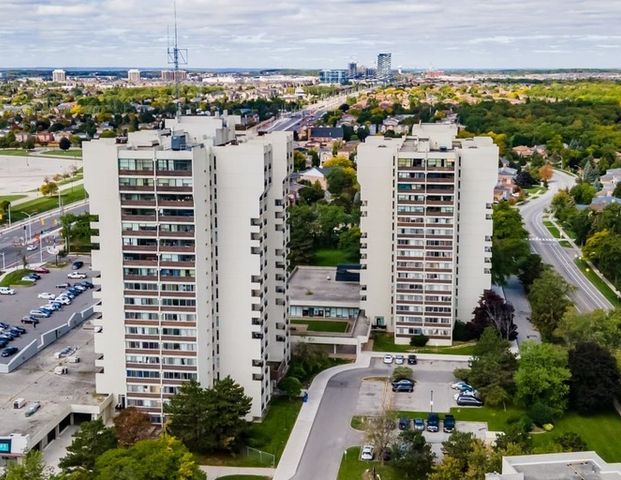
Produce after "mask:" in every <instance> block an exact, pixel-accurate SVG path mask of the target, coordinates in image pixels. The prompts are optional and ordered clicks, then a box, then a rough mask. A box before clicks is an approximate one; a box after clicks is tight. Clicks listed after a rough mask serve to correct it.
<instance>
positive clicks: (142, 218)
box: [121, 214, 156, 222]
mask: <svg viewBox="0 0 621 480" xmlns="http://www.w3.org/2000/svg"><path fill="white" fill-rule="evenodd" d="M121 220H123V221H126V222H155V221H156V216H155V215H128V214H123V215H121Z"/></svg>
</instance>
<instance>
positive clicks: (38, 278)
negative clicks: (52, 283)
mask: <svg viewBox="0 0 621 480" xmlns="http://www.w3.org/2000/svg"><path fill="white" fill-rule="evenodd" d="M28 276H29V277H31V278H35V279H37V280H41V275H39V274H38V273H34V272H30V273H29V274H28Z"/></svg>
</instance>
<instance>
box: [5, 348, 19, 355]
mask: <svg viewBox="0 0 621 480" xmlns="http://www.w3.org/2000/svg"><path fill="white" fill-rule="evenodd" d="M18 350H19V348H17V347H7V348H5V349H4V350H2V353H0V357H10V356H12V355H15V354H16V353H17V351H18Z"/></svg>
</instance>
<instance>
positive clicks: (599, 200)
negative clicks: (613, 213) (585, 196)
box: [591, 195, 621, 212]
mask: <svg viewBox="0 0 621 480" xmlns="http://www.w3.org/2000/svg"><path fill="white" fill-rule="evenodd" d="M612 204H621V198H617V197H613V196H612V195H605V196H601V197H594V198H593V200H591V209H592V210H595V211H596V212H601V211H602V210H603V209H604V208H606V207H607V206H608V205H612Z"/></svg>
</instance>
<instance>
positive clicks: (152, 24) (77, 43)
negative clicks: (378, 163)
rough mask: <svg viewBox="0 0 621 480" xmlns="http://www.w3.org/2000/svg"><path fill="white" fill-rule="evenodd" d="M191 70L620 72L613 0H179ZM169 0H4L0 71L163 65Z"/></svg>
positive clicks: (619, 5)
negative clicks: (386, 67) (381, 61)
mask: <svg viewBox="0 0 621 480" xmlns="http://www.w3.org/2000/svg"><path fill="white" fill-rule="evenodd" d="M177 11H178V24H179V31H180V37H179V44H180V47H185V48H188V49H189V65H188V66H189V68H222V67H248V68H250V67H255V68H263V67H292V68H324V67H325V68H334V67H344V66H345V65H346V64H347V62H349V61H357V62H359V63H362V64H366V65H372V64H374V62H375V58H376V55H377V53H378V52H384V51H386V52H392V65H393V68H396V67H399V66H402V67H404V68H464V67H465V68H565V67H600V68H619V67H621V0H177ZM172 23H173V8H172V0H81V1H77V0H0V52H1V53H0V67H1V68H7V67H35V66H39V67H48V66H49V67H87V66H93V67H105V66H114V67H163V66H165V65H166V46H167V27H168V26H169V25H172Z"/></svg>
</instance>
